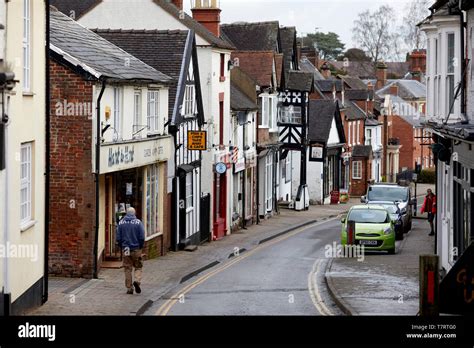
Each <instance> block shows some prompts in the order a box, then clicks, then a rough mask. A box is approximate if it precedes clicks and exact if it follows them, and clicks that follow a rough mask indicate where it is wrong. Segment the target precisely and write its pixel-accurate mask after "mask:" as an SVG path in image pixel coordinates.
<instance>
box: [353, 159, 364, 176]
mask: <svg viewBox="0 0 474 348" xmlns="http://www.w3.org/2000/svg"><path fill="white" fill-rule="evenodd" d="M352 179H362V161H354V162H352Z"/></svg>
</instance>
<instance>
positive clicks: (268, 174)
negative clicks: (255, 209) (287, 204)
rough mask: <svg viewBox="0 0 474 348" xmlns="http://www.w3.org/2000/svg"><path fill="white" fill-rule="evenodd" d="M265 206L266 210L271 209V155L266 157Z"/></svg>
mask: <svg viewBox="0 0 474 348" xmlns="http://www.w3.org/2000/svg"><path fill="white" fill-rule="evenodd" d="M265 186H266V196H265V197H266V208H267V211H268V212H270V211H272V208H273V207H272V206H273V199H272V196H273V195H272V194H273V192H272V191H273V155H272V154H270V155H268V156H267V157H266V185H265Z"/></svg>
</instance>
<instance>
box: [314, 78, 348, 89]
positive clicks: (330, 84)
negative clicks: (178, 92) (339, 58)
mask: <svg viewBox="0 0 474 348" xmlns="http://www.w3.org/2000/svg"><path fill="white" fill-rule="evenodd" d="M314 83H315V85H316V87H317V88H318V89H319V90H320V91H321V92H332V91H333V89H334V86H335V87H336V92H340V91H342V82H341V80H335V79H334V80H316V81H314Z"/></svg>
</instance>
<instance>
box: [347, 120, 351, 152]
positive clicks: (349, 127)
mask: <svg viewBox="0 0 474 348" xmlns="http://www.w3.org/2000/svg"><path fill="white" fill-rule="evenodd" d="M347 128H348V131H347V144H348V145H349V146H351V145H352V137H351V130H352V122H347Z"/></svg>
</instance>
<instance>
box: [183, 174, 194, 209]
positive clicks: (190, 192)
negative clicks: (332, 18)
mask: <svg viewBox="0 0 474 348" xmlns="http://www.w3.org/2000/svg"><path fill="white" fill-rule="evenodd" d="M185 197H186V212H187V213H188V212H190V211H192V210H194V185H193V172H189V173H187V174H186V187H185Z"/></svg>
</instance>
